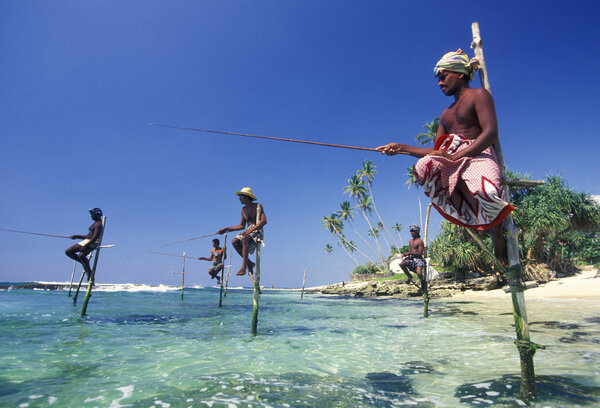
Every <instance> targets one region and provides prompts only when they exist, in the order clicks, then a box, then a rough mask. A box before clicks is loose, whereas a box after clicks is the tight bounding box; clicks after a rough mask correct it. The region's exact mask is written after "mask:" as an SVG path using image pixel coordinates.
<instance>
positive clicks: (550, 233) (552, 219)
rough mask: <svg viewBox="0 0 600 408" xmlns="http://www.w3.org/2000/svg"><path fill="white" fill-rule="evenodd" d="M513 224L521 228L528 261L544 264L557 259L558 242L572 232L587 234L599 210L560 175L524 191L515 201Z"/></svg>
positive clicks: (599, 215)
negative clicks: (569, 185) (541, 261)
mask: <svg viewBox="0 0 600 408" xmlns="http://www.w3.org/2000/svg"><path fill="white" fill-rule="evenodd" d="M515 204H516V206H517V210H516V211H515V217H514V218H515V222H516V223H517V225H518V226H519V228H521V229H523V231H524V233H523V241H524V244H525V247H527V248H528V250H527V258H528V259H530V260H533V259H535V260H537V261H540V260H541V259H542V258H544V257H545V258H546V261H547V262H553V261H554V260H556V259H560V258H561V256H557V248H558V245H559V241H562V240H563V237H565V238H566V239H567V240H568V239H569V238H568V235H569V233H570V232H571V231H579V232H588V231H592V230H593V229H594V228H597V227H598V225H599V224H600V208H599V206H598V204H596V202H594V201H593V199H592V198H591V197H590V196H589V195H588V194H586V193H576V192H574V191H573V190H571V189H570V188H568V187H567V186H566V183H565V181H564V180H563V179H562V177H560V176H549V177H548V178H547V180H546V183H545V184H544V185H542V186H539V187H537V188H535V189H532V190H531V191H528V192H526V193H525V194H524V195H523V196H522V197H519V201H518V202H515Z"/></svg>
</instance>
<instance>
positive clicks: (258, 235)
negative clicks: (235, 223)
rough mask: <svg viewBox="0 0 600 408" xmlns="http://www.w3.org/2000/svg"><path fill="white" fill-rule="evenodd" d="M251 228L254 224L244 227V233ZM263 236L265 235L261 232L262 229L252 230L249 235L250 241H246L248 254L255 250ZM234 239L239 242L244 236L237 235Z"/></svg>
mask: <svg viewBox="0 0 600 408" xmlns="http://www.w3.org/2000/svg"><path fill="white" fill-rule="evenodd" d="M252 227H254V224H248V226H247V227H246V231H248V230H249V229H250V228H252ZM264 236H265V233H264V232H263V230H262V228H261V229H257V230H254V231H252V232H251V233H250V241H248V254H253V253H254V251H255V250H256V245H257V244H258V243H259V242H262V240H263V238H264ZM235 237H236V238H237V239H239V240H240V241H241V240H243V239H244V236H243V235H242V234H237V235H236V236H235ZM263 246H264V245H263Z"/></svg>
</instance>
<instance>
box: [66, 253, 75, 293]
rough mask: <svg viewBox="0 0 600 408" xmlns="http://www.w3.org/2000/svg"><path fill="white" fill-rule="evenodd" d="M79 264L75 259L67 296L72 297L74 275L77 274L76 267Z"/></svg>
mask: <svg viewBox="0 0 600 408" xmlns="http://www.w3.org/2000/svg"><path fill="white" fill-rule="evenodd" d="M76 266H77V261H73V272H71V283H69V293H68V295H67V296H69V297H71V288H72V287H73V276H75V267H76Z"/></svg>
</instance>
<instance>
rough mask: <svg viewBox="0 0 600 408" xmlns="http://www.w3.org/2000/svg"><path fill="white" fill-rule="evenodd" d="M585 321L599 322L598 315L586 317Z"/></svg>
mask: <svg viewBox="0 0 600 408" xmlns="http://www.w3.org/2000/svg"><path fill="white" fill-rule="evenodd" d="M585 321H586V322H589V323H596V324H600V317H586V318H585Z"/></svg>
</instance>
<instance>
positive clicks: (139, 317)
mask: <svg viewBox="0 0 600 408" xmlns="http://www.w3.org/2000/svg"><path fill="white" fill-rule="evenodd" d="M207 317H208V316H207ZM86 320H87V321H88V322H91V323H115V324H167V323H186V322H188V321H189V320H190V317H189V316H185V317H184V316H177V315H170V316H164V315H154V314H130V315H126V316H108V317H102V316H94V317H88V318H87V319H86Z"/></svg>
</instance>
